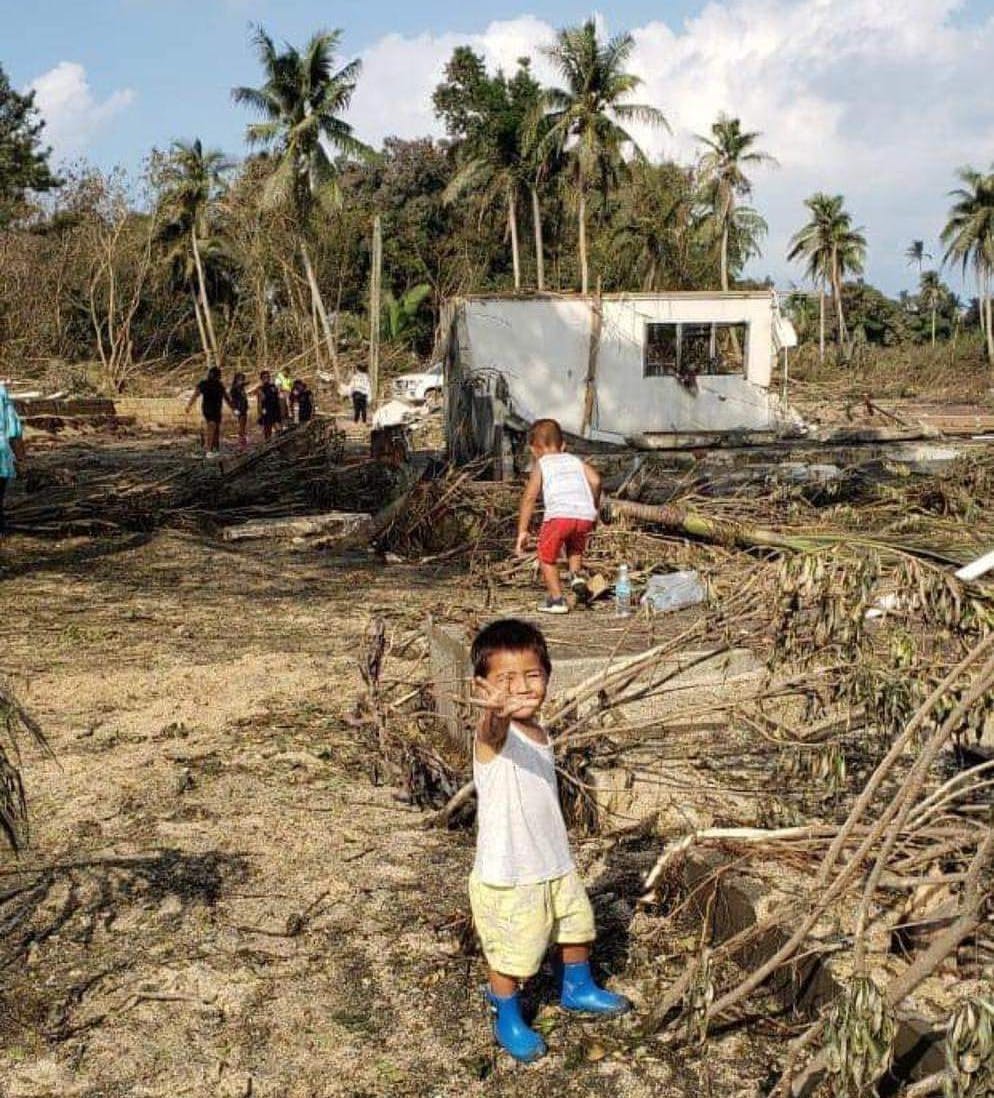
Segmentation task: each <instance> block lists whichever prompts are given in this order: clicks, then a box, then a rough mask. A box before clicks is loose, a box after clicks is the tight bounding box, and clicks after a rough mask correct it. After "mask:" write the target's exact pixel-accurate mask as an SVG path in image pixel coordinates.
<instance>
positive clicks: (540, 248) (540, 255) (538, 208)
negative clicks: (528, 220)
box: [529, 187, 545, 290]
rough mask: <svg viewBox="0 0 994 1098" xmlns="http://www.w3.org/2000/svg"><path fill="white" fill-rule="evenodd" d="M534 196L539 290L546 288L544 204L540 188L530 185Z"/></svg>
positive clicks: (533, 215) (536, 273)
mask: <svg viewBox="0 0 994 1098" xmlns="http://www.w3.org/2000/svg"><path fill="white" fill-rule="evenodd" d="M529 190H530V191H531V196H532V228H533V230H534V232H535V279H536V282H537V284H538V288H539V290H544V289H545V245H544V243H543V241H542V205H541V203H540V202H539V200H538V188H537V187H530V188H529Z"/></svg>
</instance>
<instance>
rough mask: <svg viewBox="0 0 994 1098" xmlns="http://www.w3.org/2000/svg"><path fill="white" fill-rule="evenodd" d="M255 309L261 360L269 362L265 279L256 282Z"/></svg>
mask: <svg viewBox="0 0 994 1098" xmlns="http://www.w3.org/2000/svg"><path fill="white" fill-rule="evenodd" d="M256 310H257V313H258V316H257V318H256V323H257V324H258V326H259V348H260V350H261V351H262V361H263V362H264V363H265V364H267V365H268V363H269V309H268V308H267V302H266V280H265V279H264V278H261V279H258V280H257V283H256Z"/></svg>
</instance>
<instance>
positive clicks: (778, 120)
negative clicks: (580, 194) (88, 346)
mask: <svg viewBox="0 0 994 1098" xmlns="http://www.w3.org/2000/svg"><path fill="white" fill-rule="evenodd" d="M588 14H590V9H588V8H586V7H577V6H576V5H575V4H572V3H569V2H567V0H531V2H528V0H523V2H522V4H521V5H520V6H517V7H513V8H510V7H501V6H498V5H494V4H489V3H483V4H478V5H475V6H473V7H472V9H470V7H469V6H468V5H466V6H465V7H464V8H460V7H457V6H455V5H453V4H452V3H442V2H440V0H421V2H420V3H418V4H410V3H405V4H383V3H359V2H357V0H339V2H338V3H337V4H334V5H330V4H327V3H318V2H315V0H282V2H277V0H199V2H194V0H76V2H69V0H34V2H28V3H25V2H23V0H0V19H2V22H0V25H2V26H3V28H4V34H3V37H2V39H0V64H2V65H3V66H4V68H5V69H6V71H7V73H8V75H9V76H10V78H11V80H12V81H13V83H14V84H15V85H16V86H18V87H21V88H24V87H28V86H34V87H36V89H37V99H38V103H39V105H40V107H41V108H42V110H43V113H44V114H45V116H46V118H47V120H48V123H49V126H48V138H49V140H50V141H51V143H52V144H53V146H54V148H55V153H56V156H57V157H58V158H66V159H70V158H73V157H76V156H85V157H87V158H89V159H91V160H93V161H95V162H96V163H98V164H100V165H102V166H105V167H107V166H110V165H112V164H115V163H120V164H123V165H125V166H126V167H129V168H132V169H133V168H135V167H137V166H138V165H139V164H140V162H141V159H142V157H143V155H144V154H145V153H146V152H147V151H148V150H149V149H150V148H151V147H152V146H153V145H157V146H159V147H164V146H166V145H167V144H168V143H169V141H170V140H172V139H173V138H176V137H187V138H189V137H194V136H199V137H201V138H202V139H203V140H204V141H205V142H207V143H208V144H211V145H218V146H220V147H222V148H223V149H224V150H225V151H226V152H227V153H229V154H232V155H238V154H240V153H242V152H243V151H244V146H243V142H242V134H243V131H244V126H245V124H246V122H247V121H248V120H249V116H248V115H247V113H246V112H245V111H244V110H242V109H240V108H237V107H235V106H234V105H233V104H232V103H231V99H230V89H231V87H232V86H233V85H235V84H240V83H255V82H256V80H257V76H258V68H257V65H256V62H255V58H254V56H253V53H252V50H251V46H250V43H249V25H250V24H251V23H254V22H259V23H262V24H263V25H264V26H265V27H266V28H267V30H269V31H270V33H272V34H273V36H274V37H276V38H277V39H288V40H290V41H293V42H295V43H298V44H301V43H303V41H305V40H306V38H307V37H308V35H309V34H310V33H311V32H312V31H313V30H315V29H317V28H318V27H322V26H335V27H342V28H343V29H344V31H345V37H344V43H343V52H344V54H345V55H346V56H347V57H349V58H351V57H353V56H362V58H363V61H364V75H363V78H362V80H361V81H360V85H359V89H358V91H357V94H356V98H355V101H354V104H353V111H352V117H351V120H352V121H353V123H354V125H355V126H356V129H357V131H358V133H359V134H360V136H362V137H364V138H365V139H366V140H369V141H371V142H374V143H377V142H379V141H380V140H382V138H383V136H385V135H386V134H388V133H398V134H399V135H400V136H403V137H414V136H420V135H422V134H425V133H431V132H436V133H437V132H438V131H437V123H436V122H435V120H434V118H433V116H432V113H431V107H430V92H431V88H432V87H433V86H434V84H435V82H436V81H437V79H438V75H439V72H440V69H441V66H442V64H444V61H445V59H446V58H447V57H448V56H449V54H450V53H451V51H452V48H453V47H454V46H455V45H458V44H460V43H461V42H470V43H471V44H472V45H474V46H475V48H477V49H478V50H480V51H481V52H482V53H483V54H484V56H485V57H486V58H487V60H488V62H489V63H490V64H491V65H493V66H496V65H497V64H504V65H512V64H513V62H514V59H515V58H516V57H517V56H519V55H520V54H521V53H522V52H531V53H537V52H538V47H539V46H540V45H541V43H542V42H543V41H547V40H548V39H549V37H550V36H551V35H552V33H553V32H554V28H555V27H557V26H560V25H563V24H565V23H571V22H577V21H579V20H581V19H583V18H585V17H586V16H587V15H588ZM598 18H599V19H600V20H601V21H602V23H603V25H604V26H605V28H606V30H607V31H608V32H611V33H613V32H616V31H618V30H620V29H630V30H632V31H633V33H634V34H635V38H636V50H635V54H634V56H633V63H632V67H633V69H634V70H635V71H636V72H638V73H639V74H640V75H641V76H643V78H644V81H645V84H644V87H643V89H642V92H641V93H640V98H642V99H644V100H646V101H649V102H652V103H654V104H656V105H658V106H660V107H662V109H663V110H664V111H665V112H666V114H667V116H668V118H669V120H670V122H671V124H672V126H673V135H672V136H669V135H665V134H662V133H658V132H656V133H652V132H646V133H644V134H640V135H639V136H640V139H641V140H642V143H643V145H644V147H646V148H647V150H648V151H649V152H650V153H651V154H653V155H657V156H663V155H665V156H676V157H678V158H681V159H684V160H688V159H690V158H691V157H692V156H693V153H694V141H693V135H694V134H695V133H700V132H702V131H704V130H706V129H707V126H708V125H709V124H710V120H712V119H713V118H714V117H715V116H716V115H717V113H718V112H719V111H721V110H724V111H727V112H729V113H733V114H738V115H740V116H741V118H742V121H743V124H744V125H745V126H746V127H747V128H749V129H756V130H760V131H761V132H762V133H763V135H764V138H763V146H764V147H765V148H766V149H767V150H768V151H769V152H771V153H773V154H774V155H775V156H776V157H777V159H778V160H779V162H780V167H779V169H777V170H776V171H763V172H759V173H757V174H756V178H755V183H756V191H755V195H754V196H753V202H754V204H755V205H756V206H757V207H758V208H759V209H760V211H761V212H762V213H763V214H764V215H765V216H766V218H767V220H768V221H769V223H770V236H769V239H768V241H767V245H766V248H765V254H764V256H763V258H762V259H761V260H759V261H757V262H756V263H754V264H753V267H752V273H754V274H757V275H758V274H766V273H770V274H772V275H773V276H774V277H775V278H776V279H777V282H778V284H781V285H787V284H788V281H789V280H790V279H792V278H797V277H798V274H797V272H796V271H792V270H791V268H790V267H789V265H788V264H787V263H786V262H785V260H784V258H783V254H784V249H785V245H786V242H787V240H788V238H789V236H790V234H791V232H793V231H794V230H795V229H796V228H797V226H798V224H799V223H800V222H801V221H802V220H803V213H804V211H803V207H802V204H801V203H802V200H803V198H804V197H805V196H806V195H808V194H811V193H812V192H813V191H815V190H819V189H824V190H830V191H833V192H841V193H844V194H845V195H846V198H847V202H848V204H849V207H850V208H851V210H852V212H853V215H854V218H855V219H856V221H857V223H860V224H862V225H864V226H865V227H866V230H867V235H868V237H869V241H870V253H869V263H868V272H867V273H868V277H869V278H870V279H871V280H872V281H875V282H877V283H878V284H880V285H881V286H883V287H884V288H885V289H888V290H890V291H891V292H896V290H897V289H898V288H900V287H902V286H907V285H909V284H910V282H911V281H912V278H911V275H910V272H909V271H908V269H907V267H906V265H905V263H904V260H903V249H904V248H905V247H906V246H907V243H908V241H910V239H911V238H912V237H924V238H925V239H926V241H927V242H928V244H929V250H930V251H933V252H936V251H937V250H938V246H937V242H936V239H935V238H936V236H937V234H938V231H939V229H940V227H941V224H942V218H943V214H944V212H945V210H946V207H947V205H948V200H947V197H946V192H947V191H948V190H949V189H950V187H952V186H953V185H954V183H955V179H954V170H955V168H956V167H957V166H959V165H961V164H963V163H973V164H975V165H977V166H986V165H988V164H990V163H992V162H994V96H991V95H990V94H989V93H988V94H986V95H985V94H983V92H982V89H984V88H988V89H989V88H990V87H991V77H990V59H991V58H992V57H994V0H832V3H830V4H828V3H825V2H824V0H778V2H777V0H712V2H711V3H708V4H703V3H699V2H696V0H677V2H673V3H668V4H665V5H660V4H658V3H650V2H649V0H626V2H621V3H617V4H615V5H613V6H612V7H611V9H610V11H609V12H608V13H606V14H605V15H598ZM539 73H540V75H542V76H544V77H546V78H548V79H551V78H552V77H553V74H552V73H551V72H548V71H543V70H542V64H541V63H539ZM978 93H980V94H978ZM954 281H955V280H954Z"/></svg>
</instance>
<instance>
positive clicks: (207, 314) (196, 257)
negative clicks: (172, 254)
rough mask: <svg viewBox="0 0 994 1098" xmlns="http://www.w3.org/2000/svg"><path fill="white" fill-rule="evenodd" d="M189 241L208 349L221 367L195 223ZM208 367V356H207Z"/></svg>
mask: <svg viewBox="0 0 994 1098" xmlns="http://www.w3.org/2000/svg"><path fill="white" fill-rule="evenodd" d="M190 240H191V241H192V242H193V262H194V265H195V266H196V268H197V285H198V286H199V288H200V307H201V309H203V312H204V326H205V327H206V329H207V338H208V339H209V340H210V349H211V351H213V353H214V361H215V362H216V363H217V365H218V366H220V365H221V358H220V355H218V353H217V337H216V336H215V335H214V320H213V318H212V317H211V307H210V304H209V303H208V301H207V284H206V283H205V281H204V265H203V263H202V262H201V261H200V245H199V244H198V243H197V226H196V222H194V224H193V225H192V226H191V227H190ZM207 363H208V365H210V355H208V356H207Z"/></svg>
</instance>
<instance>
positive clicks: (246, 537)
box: [221, 511, 373, 541]
mask: <svg viewBox="0 0 994 1098" xmlns="http://www.w3.org/2000/svg"><path fill="white" fill-rule="evenodd" d="M372 528H373V516H372V515H370V514H366V513H363V512H354V511H328V512H327V513H325V514H323V515H302V516H298V517H296V518H285V519H252V520H250V521H249V522H242V523H239V524H238V525H237V526H228V527H226V528H225V530H224V531H223V532H222V534H221V537H222V539H223V540H224V541H256V540H258V539H260V538H306V537H313V536H314V535H315V534H335V535H336V536H337V537H338V538H350V537H357V538H358V537H363V536H368V535H369V534H370V533H371V532H372Z"/></svg>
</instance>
